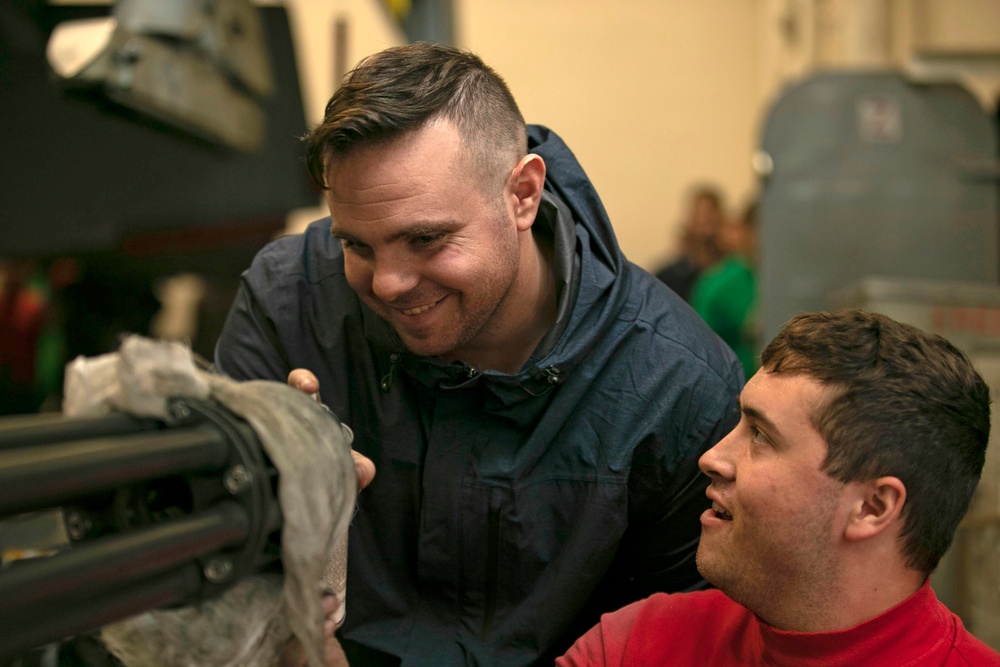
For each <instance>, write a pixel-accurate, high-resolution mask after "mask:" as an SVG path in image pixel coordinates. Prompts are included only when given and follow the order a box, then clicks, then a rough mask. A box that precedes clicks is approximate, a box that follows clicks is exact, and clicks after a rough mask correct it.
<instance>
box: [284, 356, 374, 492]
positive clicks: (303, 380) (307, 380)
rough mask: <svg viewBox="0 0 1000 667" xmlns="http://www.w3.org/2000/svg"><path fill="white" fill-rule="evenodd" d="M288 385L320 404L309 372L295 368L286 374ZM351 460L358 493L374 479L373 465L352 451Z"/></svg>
mask: <svg viewBox="0 0 1000 667" xmlns="http://www.w3.org/2000/svg"><path fill="white" fill-rule="evenodd" d="M288 385H289V386H290V387H294V388H295V389H298V390H299V391H302V392H305V393H307V394H309V395H310V396H312V397H313V399H315V400H316V402H317V403H319V402H320V399H319V380H317V379H316V376H315V375H313V374H312V372H311V371H308V370H306V369H305V368H296V369H295V370H293V371H292V372H291V373H289V374H288ZM351 458H352V459H353V460H354V473H355V474H356V475H357V476H358V491H360V490H361V489H363V488H365V487H366V486H368V485H369V484H371V483H372V480H373V479H375V464H374V463H372V460H371V459H370V458H368V457H367V456H363V455H361V454H359V453H357V452H356V451H354V450H353V449H352V450H351Z"/></svg>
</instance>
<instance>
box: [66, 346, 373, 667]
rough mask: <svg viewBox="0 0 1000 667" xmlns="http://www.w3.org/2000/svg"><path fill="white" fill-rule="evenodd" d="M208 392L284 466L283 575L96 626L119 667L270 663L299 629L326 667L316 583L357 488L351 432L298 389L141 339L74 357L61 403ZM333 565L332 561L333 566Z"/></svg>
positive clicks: (143, 410)
mask: <svg viewBox="0 0 1000 667" xmlns="http://www.w3.org/2000/svg"><path fill="white" fill-rule="evenodd" d="M174 396H185V397H193V398H199V399H207V398H212V399H215V400H217V401H218V402H219V403H221V404H222V405H224V406H225V407H226V408H228V409H229V410H231V411H232V412H234V413H235V414H237V415H239V416H241V417H243V418H244V419H246V420H247V421H248V422H249V423H250V425H251V426H252V427H253V429H254V431H255V432H256V434H257V437H258V438H259V440H260V441H261V444H262V446H263V448H264V450H265V452H266V453H267V455H268V456H269V457H270V459H271V461H272V462H273V464H274V466H275V467H276V468H277V470H278V472H279V487H278V502H279V504H280V506H281V512H282V516H283V526H282V535H281V543H282V552H281V558H282V563H283V565H284V570H285V576H284V582H283V584H282V583H281V581H280V580H279V579H280V578H276V577H273V576H271V577H265V576H251V577H247V578H245V579H244V580H242V581H241V582H239V583H238V584H237V585H236V586H234V587H233V588H231V589H229V590H228V591H226V592H225V593H224V594H223V595H221V596H219V597H218V598H216V599H214V600H211V601H208V602H205V603H202V604H200V605H196V606H192V607H187V608H183V609H176V610H168V611H151V612H147V613H144V614H140V615H138V616H136V617H134V618H131V619H127V620H124V621H120V622H118V623H115V624H113V625H110V626H107V627H105V628H104V629H103V630H102V639H103V640H104V642H105V643H106V645H107V646H108V647H109V649H110V650H111V651H112V652H113V653H114V654H115V655H116V656H118V657H119V658H120V659H121V660H122V661H123V662H124V663H125V664H126V665H142V666H143V667H156V666H163V667H174V666H177V667H180V666H182V665H183V666H185V667H190V666H195V665H206V666H208V665H211V666H212V667H217V666H221V665H232V666H234V667H235V666H237V665H239V666H248V667H249V666H256V665H262V666H263V665H273V664H274V662H275V660H276V658H277V655H278V654H279V653H280V651H281V649H282V647H283V646H284V644H285V643H286V642H287V641H288V639H290V637H291V635H292V634H293V633H294V635H295V636H296V637H298V638H299V640H300V641H301V643H302V645H303V648H304V649H305V653H306V656H307V658H308V661H309V665H310V666H312V667H322V665H323V664H324V663H323V628H322V620H323V611H322V607H321V605H320V597H321V594H322V592H324V591H326V590H329V589H330V586H329V585H327V584H325V583H324V581H323V577H324V572H325V571H326V570H327V569H328V565H330V560H331V557H332V556H333V554H334V551H335V547H336V546H337V545H338V543H340V542H342V540H343V539H345V538H346V532H347V528H348V525H349V523H350V519H351V515H352V510H353V508H354V502H355V498H356V495H357V477H356V474H355V472H354V466H353V462H352V460H351V455H350V443H351V432H350V430H349V429H348V428H347V427H345V426H342V425H340V424H339V422H338V421H337V420H336V418H334V417H333V416H332V415H331V414H330V413H329V412H328V411H327V410H326V409H324V408H323V406H321V405H319V404H317V403H316V402H314V401H313V400H311V399H310V398H309V397H308V396H306V395H305V394H303V393H301V392H299V391H296V390H294V389H291V388H290V387H288V386H286V385H284V384H281V383H278V382H271V381H253V382H242V383H241V382H236V381H233V380H230V379H228V378H224V377H221V376H218V375H212V374H209V373H206V372H204V371H200V370H198V369H197V368H196V367H195V365H194V363H193V360H192V357H191V353H190V350H188V349H187V348H185V347H183V346H181V345H179V344H176V343H165V342H156V341H151V340H148V339H144V338H141V337H138V336H133V337H129V338H127V339H126V340H125V341H124V342H123V344H122V346H121V349H120V350H119V352H117V353H115V354H110V355H104V356H101V357H96V358H92V359H84V358H80V359H77V360H76V361H74V362H72V363H71V364H70V365H69V366H68V367H67V371H66V399H65V403H64V412H65V413H66V414H67V415H68V416H87V415H90V416H97V415H100V414H104V413H106V412H109V411H111V410H120V411H124V412H128V413H131V414H135V415H138V416H150V417H160V418H162V417H165V416H166V399H167V398H168V397H174ZM331 569H336V568H331Z"/></svg>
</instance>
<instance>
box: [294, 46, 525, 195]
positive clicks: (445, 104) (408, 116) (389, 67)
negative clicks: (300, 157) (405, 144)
mask: <svg viewBox="0 0 1000 667" xmlns="http://www.w3.org/2000/svg"><path fill="white" fill-rule="evenodd" d="M442 118H443V119H447V120H450V121H451V122H453V123H454V124H455V127H456V128H457V129H458V132H459V134H460V136H461V138H462V143H463V151H464V153H465V155H466V157H467V158H468V159H469V165H470V167H471V168H472V169H473V170H475V173H476V174H477V175H478V176H479V177H480V182H481V184H482V186H483V188H484V193H486V194H492V193H493V192H496V193H497V194H499V193H500V192H502V188H503V186H504V184H505V183H506V182H507V177H508V176H509V175H510V172H511V170H512V169H513V168H514V166H515V165H516V164H517V162H518V161H519V160H520V159H521V158H522V157H524V155H525V154H526V153H527V135H526V130H525V124H524V117H523V116H522V115H521V112H520V110H519V109H518V107H517V103H516V102H515V101H514V97H513V95H511V92H510V90H509V89H508V88H507V84H506V83H504V80H503V79H502V78H500V76H499V75H498V74H497V73H496V72H494V71H493V70H492V69H491V68H490V67H489V66H487V65H486V64H485V63H484V62H483V61H482V60H481V59H480V58H479V57H478V56H476V55H474V54H472V53H470V52H467V51H462V50H459V49H455V48H451V47H447V46H441V45H437V44H428V43H425V42H418V43H416V44H408V45H405V46H398V47H393V48H389V49H386V50H384V51H381V52H379V53H376V54H374V55H372V56H369V57H368V58H365V59H364V60H362V61H361V62H360V63H359V64H358V66H357V67H355V68H354V69H353V70H352V71H351V72H350V73H349V74H348V75H347V77H346V78H345V80H344V82H343V84H342V85H341V86H340V88H338V89H337V91H336V92H335V93H334V94H333V97H331V98H330V101H329V103H328V104H327V105H326V112H325V114H324V117H323V120H322V122H320V123H319V125H317V126H316V127H315V128H314V129H313V130H312V131H311V132H309V134H307V135H306V137H305V140H306V142H307V149H306V163H307V165H308V167H309V173H310V175H311V176H312V178H313V180H314V181H316V183H317V184H318V185H319V186H320V187H321V188H322V189H324V190H325V189H328V187H327V183H326V178H325V170H324V166H325V161H326V159H327V158H328V157H337V156H343V155H346V154H347V153H349V152H350V151H351V149H352V148H354V147H356V146H359V145H361V144H372V143H378V142H383V141H391V140H392V139H393V138H396V137H399V136H400V135H402V134H404V133H407V132H410V131H413V130H417V129H419V128H421V127H424V126H425V125H427V124H428V123H431V122H434V121H436V120H439V119H442Z"/></svg>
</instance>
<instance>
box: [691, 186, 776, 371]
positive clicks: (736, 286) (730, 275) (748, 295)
mask: <svg viewBox="0 0 1000 667" xmlns="http://www.w3.org/2000/svg"><path fill="white" fill-rule="evenodd" d="M756 227H757V204H756V202H751V203H750V204H749V205H748V206H747V207H746V208H745V209H744V211H743V213H742V215H740V216H739V217H738V218H735V219H732V220H727V221H726V222H725V223H724V224H723V225H722V226H721V228H720V230H719V245H720V247H721V248H723V250H724V252H725V255H724V256H723V257H722V259H721V260H719V261H718V262H716V263H715V264H713V265H711V266H710V267H708V268H707V269H705V270H704V271H703V272H702V274H701V275H700V276H698V279H697V280H696V281H695V283H694V286H693V287H692V289H691V306H692V307H693V308H694V309H695V311H696V312H697V313H698V314H699V315H700V316H701V317H702V319H703V320H705V322H706V323H707V324H708V326H709V327H711V328H712V330H713V331H714V332H715V333H717V334H718V335H719V337H720V338H722V340H723V341H725V343H726V344H727V345H729V347H731V348H732V349H733V352H735V353H736V356H737V357H739V360H740V362H741V363H742V364H743V370H744V372H745V373H746V376H747V377H751V376H752V375H753V374H754V373H755V372H756V371H757V368H758V367H759V360H758V358H757V342H758V326H757V316H756V311H757V309H756V303H757V278H756V275H755V260H756V240H757V239H756V236H757V234H756Z"/></svg>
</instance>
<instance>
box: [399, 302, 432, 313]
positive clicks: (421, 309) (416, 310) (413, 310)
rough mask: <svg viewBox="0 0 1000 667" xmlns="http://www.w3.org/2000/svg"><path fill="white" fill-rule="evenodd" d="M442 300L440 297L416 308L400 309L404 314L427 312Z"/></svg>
mask: <svg viewBox="0 0 1000 667" xmlns="http://www.w3.org/2000/svg"><path fill="white" fill-rule="evenodd" d="M441 301H442V299H438V300H437V301H435V302H434V303H428V304H426V305H423V306H417V307H416V308H407V309H406V310H400V311H399V312H401V313H402V314H404V315H419V314H420V313H425V312H427V311H428V310H430V309H431V308H433V307H434V306H436V305H438V304H439V303H441Z"/></svg>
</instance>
